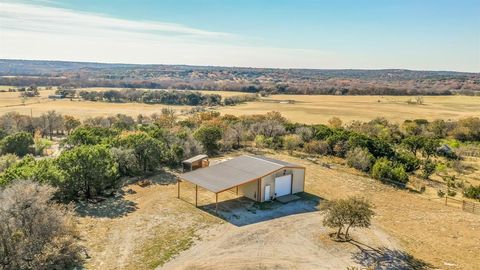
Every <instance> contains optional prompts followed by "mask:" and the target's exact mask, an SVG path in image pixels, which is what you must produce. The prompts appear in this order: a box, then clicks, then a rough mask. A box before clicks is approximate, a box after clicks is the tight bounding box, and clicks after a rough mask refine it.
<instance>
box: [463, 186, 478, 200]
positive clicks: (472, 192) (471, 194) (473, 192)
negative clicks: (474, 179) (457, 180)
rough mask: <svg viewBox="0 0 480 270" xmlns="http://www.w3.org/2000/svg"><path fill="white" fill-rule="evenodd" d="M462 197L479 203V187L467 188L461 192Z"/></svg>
mask: <svg viewBox="0 0 480 270" xmlns="http://www.w3.org/2000/svg"><path fill="white" fill-rule="evenodd" d="M463 196H465V197H467V198H471V199H477V200H479V201H480V185H479V186H477V187H476V186H469V187H467V188H465V190H464V191H463Z"/></svg>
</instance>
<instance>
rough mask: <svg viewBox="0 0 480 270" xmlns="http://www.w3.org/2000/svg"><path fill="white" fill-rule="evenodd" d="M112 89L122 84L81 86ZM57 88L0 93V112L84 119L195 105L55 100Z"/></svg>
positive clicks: (233, 94)
mask: <svg viewBox="0 0 480 270" xmlns="http://www.w3.org/2000/svg"><path fill="white" fill-rule="evenodd" d="M8 88H10V86H0V90H1V89H8ZM108 89H119V88H82V89H80V90H91V91H105V90H108ZM54 92H55V91H54V90H42V91H40V96H39V97H35V98H28V99H25V100H24V99H23V98H21V97H20V93H18V92H1V93H0V114H4V113H6V112H11V111H15V112H18V113H21V114H27V115H30V114H32V115H33V116H38V115H41V114H42V113H45V112H47V111H50V110H55V111H57V112H59V113H61V114H65V115H73V116H75V117H77V118H80V119H85V118H88V117H95V116H109V115H115V114H118V113H122V114H126V115H130V116H133V117H136V116H137V115H139V114H144V115H150V114H153V113H160V112H161V110H162V108H167V107H168V108H173V109H175V110H177V111H178V112H180V111H182V110H188V109H190V108H191V106H172V105H162V104H144V103H106V102H91V101H80V100H73V101H71V100H68V99H63V100H52V99H49V98H48V96H49V95H52V94H54ZM200 92H202V93H205V94H220V95H221V96H223V97H228V96H235V95H242V93H238V92H227V91H215V92H213V91H200Z"/></svg>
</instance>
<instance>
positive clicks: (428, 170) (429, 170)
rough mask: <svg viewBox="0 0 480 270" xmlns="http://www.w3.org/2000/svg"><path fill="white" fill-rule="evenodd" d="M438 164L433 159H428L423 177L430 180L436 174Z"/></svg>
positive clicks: (423, 169)
mask: <svg viewBox="0 0 480 270" xmlns="http://www.w3.org/2000/svg"><path fill="white" fill-rule="evenodd" d="M435 168H436V164H435V162H433V161H432V160H431V159H429V158H428V159H426V160H425V161H423V164H422V177H423V178H424V179H428V178H429V177H430V175H432V174H433V173H434V172H435Z"/></svg>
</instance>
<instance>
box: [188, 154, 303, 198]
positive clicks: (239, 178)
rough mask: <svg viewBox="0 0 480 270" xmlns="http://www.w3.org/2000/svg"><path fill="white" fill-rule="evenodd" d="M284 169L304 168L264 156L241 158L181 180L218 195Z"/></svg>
mask: <svg viewBox="0 0 480 270" xmlns="http://www.w3.org/2000/svg"><path fill="white" fill-rule="evenodd" d="M282 168H304V167H302V166H300V165H296V164H293V163H289V162H285V161H281V160H276V159H272V158H267V157H263V156H249V155H244V156H239V157H236V158H233V159H230V160H227V161H224V162H221V163H218V164H215V165H212V166H210V167H206V168H202V169H198V170H195V171H192V172H188V173H184V174H182V175H180V179H182V180H185V181H188V182H191V183H193V184H195V185H198V186H201V187H203V188H205V189H208V190H210V191H212V192H215V193H218V192H221V191H224V190H227V189H230V188H233V187H236V186H239V185H241V184H245V183H248V182H250V181H253V180H256V179H258V178H261V177H264V176H266V175H269V174H271V173H273V172H276V171H278V170H280V169H282Z"/></svg>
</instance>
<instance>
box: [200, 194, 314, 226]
mask: <svg viewBox="0 0 480 270" xmlns="http://www.w3.org/2000/svg"><path fill="white" fill-rule="evenodd" d="M296 195H299V197H301V199H300V200H297V201H292V202H289V203H286V204H283V203H280V202H278V201H270V202H263V203H258V202H255V201H253V200H251V199H248V198H246V197H239V198H235V199H229V200H225V201H220V202H219V203H218V211H217V212H216V211H215V203H210V204H207V205H202V206H199V208H200V209H202V210H203V211H206V212H209V213H211V214H214V215H217V216H218V217H220V218H221V219H223V220H225V221H227V222H229V223H231V224H233V225H235V226H238V227H242V226H245V225H250V224H254V223H259V222H263V221H267V220H272V219H276V218H281V217H285V216H289V215H295V214H301V213H308V212H315V211H319V208H318V205H319V204H320V201H321V200H323V199H322V198H320V197H318V196H316V195H313V194H310V193H306V192H303V193H300V194H296Z"/></svg>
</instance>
